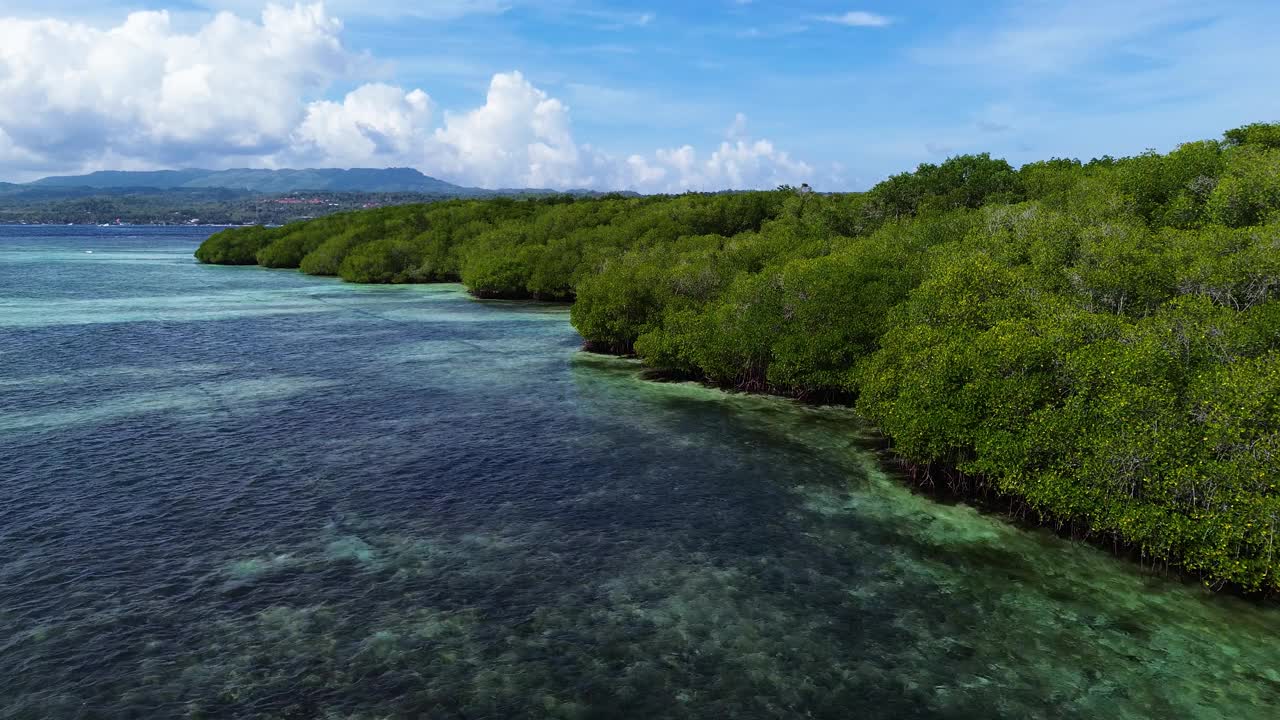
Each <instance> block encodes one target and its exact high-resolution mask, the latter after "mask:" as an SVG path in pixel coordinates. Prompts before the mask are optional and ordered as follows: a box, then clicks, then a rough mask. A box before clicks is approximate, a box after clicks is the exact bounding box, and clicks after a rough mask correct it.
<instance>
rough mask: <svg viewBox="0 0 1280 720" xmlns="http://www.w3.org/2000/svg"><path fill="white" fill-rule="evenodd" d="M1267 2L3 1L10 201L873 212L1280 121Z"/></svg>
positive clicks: (1277, 53) (3, 135) (1278, 47)
mask: <svg viewBox="0 0 1280 720" xmlns="http://www.w3.org/2000/svg"><path fill="white" fill-rule="evenodd" d="M1277 36H1280V2H1275V1H1274V0H1218V1H1216V2H1205V1H1204V0H1194V1H1192V0H1075V1H1070V0H1067V1H1058V2H1050V1H1048V0H972V1H964V0H955V1H946V2H944V1H942V0H937V1H929V0H898V1H896V2H888V1H887V0H865V1H858V0H855V1H854V2H830V1H827V0H794V1H792V2H781V1H777V0H683V1H678V2H677V1H671V0H649V1H644V0H641V1H639V2H604V1H595V0H419V1H418V2H395V1H393V0H328V1H327V2H324V3H319V2H301V3H297V4H295V3H293V2H273V3H267V2H260V1H258V0H179V1H170V2H159V1H153V0H0V179H2V180H9V181H27V180H32V179H35V178H39V177H43V176H46V175H51V174H72V173H80V172H87V171H93V170H101V169H126V170H140V169H159V168H180V167H209V168H229V167H267V168H279V167H414V168H417V169H418V170H421V171H422V172H424V173H426V174H428V175H432V176H435V177H439V178H442V179H444V180H448V181H451V182H457V183H460V184H464V185H470V186H479V187H539V188H596V189H628V190H638V191H641V192H678V191H683V190H719V189H727V188H737V189H745V188H768V187H774V186H776V185H779V184H784V183H786V184H798V183H801V182H808V183H809V184H811V185H813V186H814V187H815V188H816V189H818V190H822V191H840V190H863V189H866V188H868V187H870V186H871V185H873V184H875V183H876V182H878V181H879V180H881V179H883V178H884V177H886V176H888V175H891V174H894V173H897V172H902V171H905V170H910V169H912V168H914V167H915V166H916V165H918V164H919V163H922V162H940V161H942V160H944V159H946V158H947V157H949V156H952V155H956V154H961V153H972V152H990V153H992V154H993V155H995V156H997V157H1003V158H1006V159H1008V160H1009V161H1010V162H1011V163H1013V164H1014V165H1020V164H1022V163H1024V162H1028V161H1032V160H1037V159H1046V158H1049V157H1079V158H1082V159H1088V158H1091V157H1095V156H1100V155H1104V154H1110V155H1116V156H1120V155H1129V154H1134V153H1137V152H1141V151H1143V150H1144V149H1148V148H1155V149H1158V150H1161V151H1167V150H1170V149H1172V148H1173V147H1175V146H1176V145H1177V144H1178V143H1179V142H1183V141H1188V140H1196V139H1203V138H1212V137H1218V136H1220V135H1221V133H1222V131H1223V130H1226V129H1228V128H1231V127H1236V126H1239V125H1242V124H1246V123H1249V122H1260V121H1273V122H1274V121H1278V120H1280V92H1278V91H1280V82H1278V81H1277V72H1276V69H1277V68H1280V43H1277V42H1276V41H1275V38H1276V37H1277Z"/></svg>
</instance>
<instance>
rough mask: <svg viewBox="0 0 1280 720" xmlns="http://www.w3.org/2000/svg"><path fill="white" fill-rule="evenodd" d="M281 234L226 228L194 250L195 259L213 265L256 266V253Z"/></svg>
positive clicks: (273, 231) (265, 230)
mask: <svg viewBox="0 0 1280 720" xmlns="http://www.w3.org/2000/svg"><path fill="white" fill-rule="evenodd" d="M280 235H281V233H280V231H279V230H277V229H272V228H264V227H242V228H228V229H226V230H223V231H222V232H219V233H215V234H214V235H212V236H210V237H209V239H208V240H205V241H204V242H203V243H201V244H200V247H199V248H197V249H196V259H197V260H199V261H200V262H202V263H210V264H213V265H256V264H257V263H258V252H259V251H261V250H262V249H263V248H265V247H267V246H268V245H270V244H271V243H273V242H275V241H276V240H277V239H278V238H279V237H280Z"/></svg>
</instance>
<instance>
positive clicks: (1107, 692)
mask: <svg viewBox="0 0 1280 720" xmlns="http://www.w3.org/2000/svg"><path fill="white" fill-rule="evenodd" d="M209 232H211V230H209V229H203V228H83V227H22V228H19V227H0V718H6V719H8V718H24V719H25V718H234V717H243V718H250V717H252V718H326V719H334V720H336V719H338V718H345V719H348V720H357V719H368V720H373V719H375V718H401V717H403V718H470V719H478V718H503V719H505V718H833V719H834V718H841V719H843V718H939V719H941V718H953V719H959V718H983V719H986V718H1010V719H1014V718H1017V719H1022V718H1082V719H1083V718H1238V719H1243V720H1249V719H1254V718H1257V719H1264V718H1271V717H1277V716H1280V710H1278V708H1280V612H1278V611H1277V610H1275V609H1274V608H1268V607H1264V606H1259V605H1254V604H1250V603H1247V602H1244V601H1241V600H1237V599H1233V598H1228V597H1216V596H1212V595H1209V594H1208V593H1206V592H1205V591H1203V590H1202V589H1200V588H1198V587H1195V586H1191V585H1187V584H1184V583H1182V582H1179V581H1177V580H1175V579H1172V578H1167V577H1163V576H1158V575H1154V574H1150V573H1147V572H1145V571H1143V570H1142V569H1141V568H1139V567H1138V566H1137V565H1135V564H1132V563H1130V562H1127V561H1122V560H1118V559H1115V558H1112V557H1110V556H1108V555H1106V554H1104V553H1102V552H1100V551H1098V550H1096V549H1093V548H1089V547H1084V546H1080V545H1075V544H1071V543H1068V542H1065V541H1062V540H1060V539H1058V538H1056V537H1053V536H1051V535H1049V534H1047V533H1042V532H1031V531H1027V530H1022V529H1018V528H1015V527H1012V526H1010V525H1009V524H1007V523H1005V522H1004V521H1002V520H1000V519H998V518H991V517H987V516H983V515H981V514H979V513H977V512H975V511H974V510H972V509H970V508H967V507H965V506H962V505H942V504H938V503H935V502H933V501H931V500H928V499H925V498H922V497H918V496H916V495H913V494H912V493H910V492H909V491H907V490H906V489H905V488H904V487H903V486H902V484H901V483H899V482H898V481H897V480H895V479H894V478H893V477H892V475H891V474H888V471H887V470H886V469H884V468H882V467H881V465H880V462H879V460H878V459H877V456H876V455H875V453H874V452H873V451H872V449H871V448H872V447H873V442H872V441H871V439H870V438H869V437H868V433H866V432H865V430H864V429H863V428H862V427H861V426H860V425H859V423H858V421H857V420H856V419H855V418H854V417H853V416H852V415H850V414H849V413H848V412H847V411H844V410H839V409H821V408H813V407H805V406H800V405H797V404H793V403H789V402H786V401H782V400H776V399H769V398H758V397H745V396H730V395H725V394H722V393H718V392H715V391H712V390H708V389H704V388H702V387H698V386H695V385H688V384H658V383H652V382H648V381H646V380H644V379H643V378H642V377H641V373H640V369H639V368H638V367H636V366H635V365H633V364H632V363H630V362H627V361H622V360H614V359H608V358H602V357H598V356H592V355H588V354H584V353H582V352H580V351H579V345H580V338H579V337H578V336H577V334H576V333H575V332H574V331H573V328H572V327H571V326H570V325H569V321H568V313H567V310H566V308H564V307H560V306H549V305H536V304H517V303H500V302H479V301H476V300H473V299H471V298H469V297H468V296H467V295H466V294H465V293H464V292H463V291H462V289H461V288H460V287H458V286H449V285H437V286H397V287H362V286H354V285H348V284H343V283H340V282H338V281H336V280H332V279H324V278H314V277H308V276H305V275H302V274H299V273H297V272H293V271H270V270H264V269H260V268H236V267H210V266H202V265H199V264H197V263H196V262H195V261H194V259H193V258H192V251H194V250H195V248H196V246H197V245H198V244H199V242H200V241H201V240H202V239H203V238H204V237H205V236H206V235H207V234H209Z"/></svg>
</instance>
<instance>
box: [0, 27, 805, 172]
mask: <svg viewBox="0 0 1280 720" xmlns="http://www.w3.org/2000/svg"><path fill="white" fill-rule="evenodd" d="M342 32H343V27H342V23H341V22H340V21H339V20H337V19H336V18H334V17H332V16H331V15H329V14H328V12H327V11H326V10H325V8H324V6H323V5H320V4H315V5H295V6H292V7H284V6H280V5H270V6H268V7H267V8H266V10H265V11H263V12H262V14H261V17H260V18H258V19H255V20H249V19H245V18H243V17H241V16H239V15H237V14H234V13H232V12H222V13H219V14H217V15H216V16H214V17H213V18H212V19H211V20H209V21H208V22H206V23H205V24H204V25H202V26H200V27H198V28H196V29H194V30H190V31H183V30H181V29H179V28H177V27H176V25H175V23H174V22H173V20H172V18H171V17H170V15H169V14H168V13H166V12H137V13H133V14H130V15H129V16H128V17H127V18H126V19H125V20H124V21H123V22H122V23H121V24H120V25H118V26H115V27H111V28H107V29H101V28H95V27H92V26H89V25H86V24H78V23H71V22H63V21H59V20H19V19H12V18H9V19H4V18H0V173H4V174H5V175H10V176H14V175H21V176H27V177H29V176H33V175H38V174H45V173H48V172H70V171H82V170H92V169H100V168H150V167H174V166H188V167H190V166H214V167H229V166H254V167H285V166H292V167H296V166H340V167H352V166H388V165H405V166H411V167H416V168H418V169H420V170H422V171H423V172H425V173H428V174H430V175H435V176H438V177H442V178H445V179H448V180H451V181H454V182H460V183H464V184H469V185H479V186H483V187H551V188H571V187H592V188H617V189H635V190H641V191H649V192H659V191H661V192H674V191H681V190H686V189H693V190H713V189H723V188H730V187H731V188H751V187H769V186H773V185H777V184H781V183H797V182H801V181H804V180H807V179H809V177H810V175H811V174H812V172H813V171H812V168H811V167H810V166H808V165H806V164H805V163H803V162H801V161H799V160H796V159H793V158H792V157H790V156H789V155H788V154H787V153H786V152H783V151H781V150H779V149H777V148H776V147H775V146H774V145H773V144H772V143H771V142H769V141H767V140H759V139H752V138H750V137H748V136H747V134H746V130H745V128H746V124H745V118H738V119H736V120H735V122H734V131H733V132H732V133H731V136H730V137H727V138H726V139H725V140H724V141H723V142H722V143H721V144H720V146H719V147H718V148H715V149H713V150H711V151H710V152H699V151H698V150H695V149H694V148H693V147H692V146H690V145H684V146H681V147H677V148H668V149H659V150H655V151H652V152H648V153H642V154H634V155H630V156H627V157H614V156H611V155H609V154H607V153H604V152H601V151H599V150H597V149H594V148H592V147H590V146H588V145H584V144H579V143H577V142H576V141H575V139H574V136H573V129H572V124H571V122H570V111H569V108H568V106H566V105H565V104H564V103H563V102H561V101H560V100H558V99H556V98H554V97H551V96H550V95H548V94H547V93H546V92H545V91H543V90H541V89H539V88H538V87H535V86H534V85H533V84H532V83H531V82H530V81H529V80H528V79H527V78H525V77H524V76H523V75H522V74H521V73H520V72H518V71H512V72H506V73H499V74H496V75H494V76H493V77H492V80H491V81H490V83H489V87H488V91H487V93H486V95H485V98H484V102H483V104H481V105H479V106H478V107H474V108H471V109H467V110H460V111H450V110H444V109H441V108H439V107H437V105H436V103H435V102H434V101H433V100H432V99H431V97H430V96H429V94H428V93H427V92H426V91H424V90H422V89H417V88H411V89H409V88H403V87H398V86H394V85H389V84H384V83H367V84H363V85H359V86H358V87H356V88H355V89H353V90H351V91H350V92H347V93H346V94H345V95H344V96H342V97H341V98H339V99H331V98H329V97H328V93H329V92H330V91H331V89H332V87H333V86H334V85H335V84H336V83H338V82H350V81H351V80H352V79H356V78H359V77H361V76H362V75H363V76H366V77H367V76H368V75H369V74H370V73H371V72H372V68H373V66H374V64H375V63H374V62H373V60H372V59H371V58H368V57H366V56H364V55H361V54H360V53H356V52H353V51H351V50H350V49H348V48H347V47H346V46H345V45H344V44H343V42H342Z"/></svg>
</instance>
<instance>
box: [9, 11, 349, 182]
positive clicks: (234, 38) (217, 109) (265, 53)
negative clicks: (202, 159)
mask: <svg viewBox="0 0 1280 720" xmlns="http://www.w3.org/2000/svg"><path fill="white" fill-rule="evenodd" d="M341 28H342V26H341V23H339V22H338V21H337V20H335V19H333V18H331V17H329V16H328V15H327V14H325V12H324V10H323V8H322V7H321V6H319V5H315V6H295V7H293V8H282V7H279V6H270V7H268V8H267V9H266V10H265V11H264V12H263V14H262V19H261V21H260V22H256V23H255V22H250V21H247V20H243V19H241V18H239V17H237V16H235V15H231V14H229V13H221V14H218V15H217V16H215V17H214V18H213V19H212V20H210V21H209V22H208V23H207V24H205V25H204V26H203V27H201V28H200V29H199V30H198V31H196V32H195V33H192V34H183V33H180V32H178V31H176V30H175V29H174V28H173V27H172V24H171V21H170V17H169V14H168V13H165V12H139V13H133V14H131V15H129V16H128V18H127V19H126V20H125V21H124V22H123V23H122V24H121V25H119V26H117V27H114V28H111V29H109V30H99V29H96V28H93V27H90V26H87V25H82V24H73V23H66V22H61V21H57V20H36V21H26V20H13V19H0V128H3V130H4V132H5V134H7V135H8V136H9V138H10V141H11V142H12V143H14V144H16V145H17V146H19V147H21V148H25V149H26V150H27V151H28V152H30V153H31V154H32V155H34V156H35V157H36V158H40V159H42V160H43V161H44V162H45V163H48V164H51V165H54V164H58V163H67V164H69V163H73V162H74V161H76V160H82V161H83V160H85V159H87V156H91V155H93V154H96V153H100V152H105V151H107V150H112V151H114V152H117V153H120V154H122V155H139V154H146V155H148V156H149V157H151V158H152V159H154V160H156V161H157V162H161V163H164V162H168V161H171V160H174V159H177V158H179V157H182V156H184V155H190V154H191V153H193V152H197V153H209V154H220V153H233V154H234V153H262V152H269V151H273V150H275V149H277V148H278V146H279V145H280V144H281V143H282V142H283V141H284V140H285V139H286V138H287V137H288V135H289V133H290V131H291V130H292V129H293V128H294V127H296V125H297V123H298V121H299V119H300V117H301V115H302V111H303V108H304V100H305V99H306V98H307V97H308V96H312V95H315V94H317V93H319V92H321V91H323V90H324V89H325V87H326V86H327V85H328V83H329V82H330V80H331V79H332V78H334V77H337V76H340V75H342V74H344V73H346V72H347V71H348V70H349V69H350V68H351V67H353V65H354V64H355V63H356V62H357V58H355V57H354V56H352V55H351V54H349V53H348V52H346V51H345V50H344V49H343V48H342V45H341V42H340V41H339V38H338V36H339V33H340V32H341Z"/></svg>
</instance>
